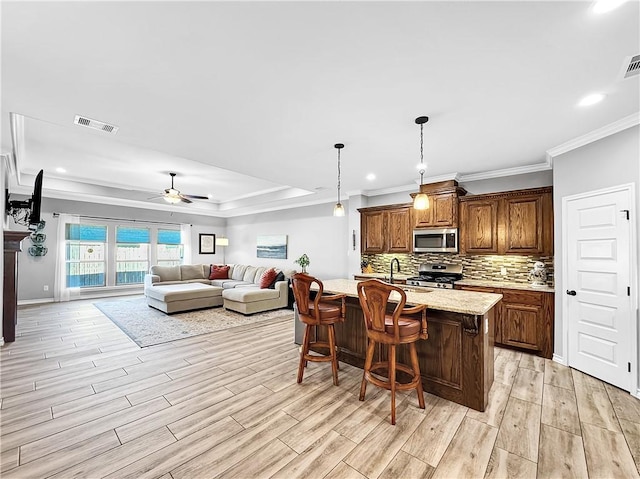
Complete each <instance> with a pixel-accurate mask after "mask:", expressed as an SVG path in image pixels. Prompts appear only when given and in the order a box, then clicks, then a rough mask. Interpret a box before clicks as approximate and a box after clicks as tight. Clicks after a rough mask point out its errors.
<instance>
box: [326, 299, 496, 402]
mask: <svg viewBox="0 0 640 479" xmlns="http://www.w3.org/2000/svg"><path fill="white" fill-rule="evenodd" d="M346 302H347V309H346V317H345V321H344V322H343V323H338V324H337V325H336V327H335V330H336V344H337V346H338V358H339V360H340V361H343V362H346V363H347V364H351V365H353V366H356V367H359V368H362V367H363V366H364V360H365V357H366V347H367V332H366V330H365V326H364V318H363V313H362V310H361V308H360V303H359V301H358V299H357V298H353V297H347V299H346ZM392 306H393V305H392ZM415 318H416V319H420V315H416V316H415ZM476 326H477V329H476ZM427 329H428V334H429V338H428V339H426V340H419V341H418V342H417V343H416V349H417V352H418V361H419V364H420V373H421V375H422V382H423V388H424V390H425V391H427V392H430V393H432V394H435V395H437V396H440V397H442V398H445V399H448V400H451V401H454V402H457V403H459V404H463V405H464V406H468V407H471V408H473V409H476V410H478V411H484V410H485V407H486V405H487V402H488V397H489V389H491V385H492V384H493V340H492V338H491V336H490V335H489V334H488V331H493V309H491V310H490V311H489V312H487V313H485V314H484V315H462V314H459V313H454V312H448V311H440V310H432V309H427ZM318 335H319V338H320V339H321V340H327V337H326V332H325V331H324V328H320V330H319V331H318ZM386 351H387V349H386V347H382V346H380V345H378V347H377V349H376V352H375V356H374V361H381V360H386V357H387V356H386ZM318 352H322V351H318ZM397 352H398V361H399V362H403V363H405V364H410V357H409V348H408V346H407V345H401V346H398V348H397ZM398 377H399V378H400V380H401V381H406V379H407V378H403V377H402V376H401V375H400V373H399V376H398Z"/></svg>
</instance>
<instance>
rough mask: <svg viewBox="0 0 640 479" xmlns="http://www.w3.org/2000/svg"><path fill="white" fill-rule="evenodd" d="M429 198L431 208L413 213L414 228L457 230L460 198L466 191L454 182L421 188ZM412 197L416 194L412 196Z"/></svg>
mask: <svg viewBox="0 0 640 479" xmlns="http://www.w3.org/2000/svg"><path fill="white" fill-rule="evenodd" d="M420 191H421V192H422V193H426V194H427V196H428V197H429V208H428V209H426V210H416V211H414V212H413V219H414V222H413V227H414V228H417V229H419V228H446V227H448V228H455V227H457V226H458V197H459V196H463V195H465V194H466V191H465V190H464V189H463V188H461V187H460V186H458V182H457V181H454V180H449V181H441V182H439V183H430V184H426V185H421V186H420ZM411 196H412V197H413V196H415V194H412V195H411Z"/></svg>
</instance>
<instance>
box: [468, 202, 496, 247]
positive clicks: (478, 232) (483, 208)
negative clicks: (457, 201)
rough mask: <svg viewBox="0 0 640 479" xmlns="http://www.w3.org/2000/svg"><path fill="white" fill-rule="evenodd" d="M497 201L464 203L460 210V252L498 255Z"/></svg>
mask: <svg viewBox="0 0 640 479" xmlns="http://www.w3.org/2000/svg"><path fill="white" fill-rule="evenodd" d="M498 201H499V200H496V199H493V200H491V199H487V200H477V201H465V202H462V203H461V208H460V252H461V253H462V254H465V253H466V254H497V253H498Z"/></svg>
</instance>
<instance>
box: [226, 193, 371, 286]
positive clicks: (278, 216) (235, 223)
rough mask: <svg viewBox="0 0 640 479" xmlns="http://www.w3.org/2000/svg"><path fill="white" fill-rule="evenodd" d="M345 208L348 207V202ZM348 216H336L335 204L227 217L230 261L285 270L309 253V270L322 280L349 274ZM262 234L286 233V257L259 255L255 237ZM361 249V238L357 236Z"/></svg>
mask: <svg viewBox="0 0 640 479" xmlns="http://www.w3.org/2000/svg"><path fill="white" fill-rule="evenodd" d="M345 208H346V209H347V211H349V207H348V204H346V202H345ZM348 228H349V222H348V217H347V216H345V217H342V218H337V217H334V216H333V204H330V203H327V204H322V205H314V206H307V207H304V208H295V209H289V210H282V211H275V212H272V213H261V214H257V215H247V216H239V217H235V218H229V219H228V220H227V235H228V238H229V246H228V247H227V253H226V260H227V263H239V264H251V265H255V266H276V267H277V268H280V269H283V270H289V269H296V270H297V271H300V270H301V268H300V266H298V265H297V264H295V263H294V260H295V259H297V258H298V257H300V256H301V255H302V254H303V253H306V254H307V256H309V259H310V260H311V264H310V265H309V268H308V272H309V274H311V275H313V276H316V277H318V278H320V279H322V280H324V279H331V278H346V277H347V275H348V266H347V264H348V261H347V256H348V254H349V248H350V245H351V237H350V234H349V230H348ZM259 235H260V236H262V235H287V238H288V245H287V246H288V247H287V259H278V260H274V259H267V258H258V257H257V255H256V239H257V237H258V236H259ZM357 247H358V253H359V239H358V246H357Z"/></svg>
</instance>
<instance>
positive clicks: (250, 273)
mask: <svg viewBox="0 0 640 479" xmlns="http://www.w3.org/2000/svg"><path fill="white" fill-rule="evenodd" d="M257 270H258V268H257V267H256V266H247V269H245V270H244V276H243V277H242V281H246V282H248V283H253V282H254V280H255V279H256V271H257Z"/></svg>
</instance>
